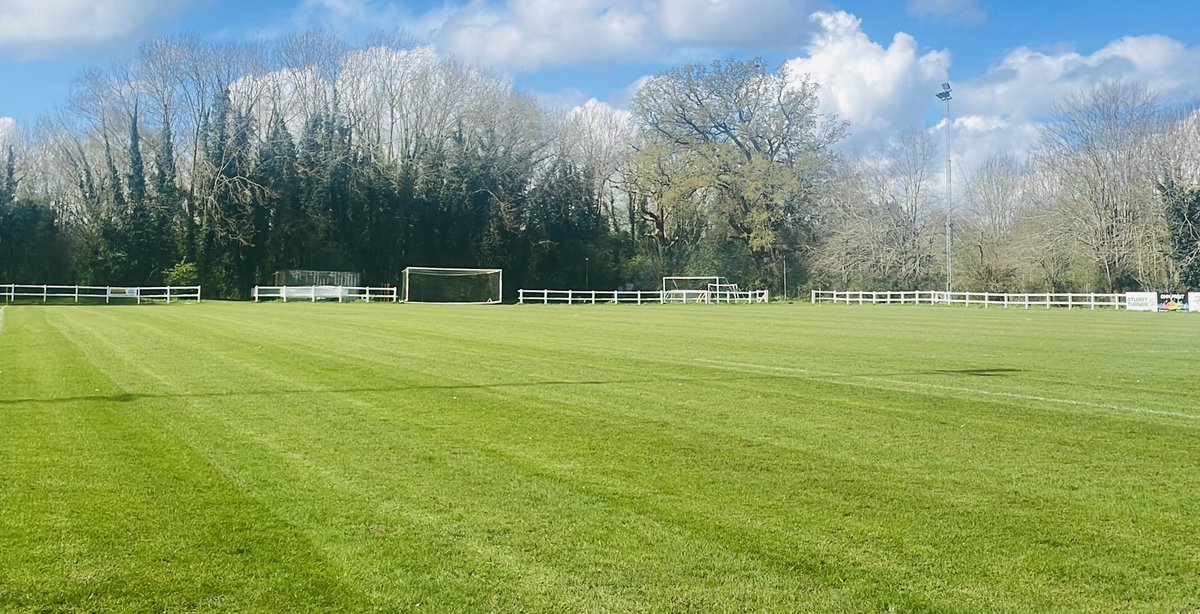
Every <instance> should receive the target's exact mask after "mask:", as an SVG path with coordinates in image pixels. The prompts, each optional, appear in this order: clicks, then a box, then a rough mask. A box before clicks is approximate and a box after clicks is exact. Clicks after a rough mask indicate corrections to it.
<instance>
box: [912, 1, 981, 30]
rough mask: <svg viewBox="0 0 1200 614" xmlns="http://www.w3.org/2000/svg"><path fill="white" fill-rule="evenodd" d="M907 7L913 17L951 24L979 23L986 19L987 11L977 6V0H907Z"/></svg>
mask: <svg viewBox="0 0 1200 614" xmlns="http://www.w3.org/2000/svg"><path fill="white" fill-rule="evenodd" d="M907 8H908V14H909V15H912V16H913V17H919V18H922V19H933V20H935V21H940V22H942V23H948V24H951V25H979V24H982V23H983V22H985V21H987V13H985V12H983V9H981V8H979V2H978V0H908V7H907Z"/></svg>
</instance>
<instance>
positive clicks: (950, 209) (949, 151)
mask: <svg viewBox="0 0 1200 614" xmlns="http://www.w3.org/2000/svg"><path fill="white" fill-rule="evenodd" d="M936 95H937V97H938V100H941V101H942V102H945V103H946V293H947V296H946V300H947V301H949V300H950V297H949V293H950V292H952V291H953V290H954V251H953V250H954V242H953V239H952V235H951V219H952V218H953V217H954V182H953V179H954V177H953V171H952V156H953V151H954V123H953V122H951V121H950V101H951V100H953V98H952V97H951V96H950V84H949V83H943V84H942V91H940V92H938V93H937V94H936Z"/></svg>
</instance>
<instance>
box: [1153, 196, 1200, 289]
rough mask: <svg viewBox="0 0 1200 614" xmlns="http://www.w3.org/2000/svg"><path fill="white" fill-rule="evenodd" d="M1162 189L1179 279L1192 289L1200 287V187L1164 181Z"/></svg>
mask: <svg viewBox="0 0 1200 614" xmlns="http://www.w3.org/2000/svg"><path fill="white" fill-rule="evenodd" d="M1159 190H1160V192H1161V193H1162V197H1163V202H1164V204H1165V205H1166V218H1167V230H1168V232H1169V233H1170V238H1171V250H1172V254H1173V255H1174V256H1175V262H1176V263H1177V264H1178V265H1179V279H1180V281H1182V282H1183V284H1184V285H1185V286H1187V287H1188V288H1189V289H1200V187H1193V188H1184V187H1182V186H1179V185H1177V184H1175V183H1174V182H1169V183H1165V184H1160V185H1159Z"/></svg>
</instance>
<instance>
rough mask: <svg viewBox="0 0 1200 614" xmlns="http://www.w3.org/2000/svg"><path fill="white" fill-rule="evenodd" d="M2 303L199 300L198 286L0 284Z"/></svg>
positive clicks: (108, 302)
mask: <svg viewBox="0 0 1200 614" xmlns="http://www.w3.org/2000/svg"><path fill="white" fill-rule="evenodd" d="M0 297H3V298H4V302H5V303H21V302H30V303H93V304H94V303H101V302H102V303H104V304H106V305H107V304H112V303H136V304H138V305H141V304H142V303H143V302H155V301H165V302H167V303H170V302H172V301H174V302H180V301H195V302H197V303H199V302H200V286H52V285H46V284H43V285H29V284H0Z"/></svg>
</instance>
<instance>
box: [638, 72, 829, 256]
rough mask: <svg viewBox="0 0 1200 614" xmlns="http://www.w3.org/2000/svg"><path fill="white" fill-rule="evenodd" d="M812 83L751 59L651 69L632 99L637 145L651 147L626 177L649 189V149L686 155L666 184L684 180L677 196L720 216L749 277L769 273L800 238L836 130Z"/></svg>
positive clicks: (716, 217) (800, 244)
mask: <svg viewBox="0 0 1200 614" xmlns="http://www.w3.org/2000/svg"><path fill="white" fill-rule="evenodd" d="M817 89H818V86H817V84H815V83H813V82H812V81H810V80H809V79H808V78H807V77H805V76H798V75H792V74H789V73H788V71H787V69H786V68H783V69H781V70H780V71H779V72H777V73H770V72H768V71H767V70H766V68H765V65H764V63H763V62H762V60H760V59H755V60H747V61H739V60H726V61H724V62H717V63H714V64H713V65H712V66H710V67H704V66H699V65H687V66H684V67H681V68H677V69H673V70H669V71H667V72H664V73H661V74H659V75H656V76H654V77H652V78H651V79H650V80H649V81H647V83H646V84H645V85H644V86H643V87H642V88H641V89H640V90H639V91H638V94H637V95H636V96H635V97H634V100H633V105H632V106H633V111H634V116H635V117H636V118H637V121H638V125H639V126H640V128H641V132H642V137H643V143H645V144H646V147H645V150H646V151H655V150H657V151H658V152H661V153H651V154H649V155H645V154H643V155H642V156H641V157H640V159H641V160H642V161H643V163H644V164H647V165H649V166H643V168H641V169H639V170H638V171H636V173H635V176H638V177H643V178H646V179H650V181H651V183H650V184H648V185H645V186H640V187H636V186H635V189H636V190H638V191H639V192H640V193H641V194H642V195H643V198H644V196H645V195H646V194H652V193H653V192H654V190H653V189H647V188H652V187H653V179H651V178H650V176H651V175H652V174H653V168H654V166H655V165H656V163H655V161H654V160H653V157H655V156H662V157H666V156H668V155H669V156H670V157H672V158H674V159H686V160H687V166H686V169H687V178H686V180H682V181H681V180H680V179H681V177H680V176H679V175H677V176H676V178H673V179H671V180H669V181H667V182H666V184H669V185H673V186H682V187H684V192H685V193H686V194H685V195H683V197H684V198H687V199H691V201H692V203H694V204H696V205H698V206H701V207H702V208H703V209H704V210H705V213H706V214H707V215H708V216H709V217H711V218H712V219H714V220H719V221H720V222H721V223H722V226H723V230H724V233H725V235H726V237H727V238H728V239H730V240H733V241H735V242H737V243H738V244H739V245H740V246H741V248H742V249H743V250H744V251H745V252H746V253H747V254H748V255H749V256H750V258H751V259H752V261H753V263H754V269H755V270H754V271H751V272H750V273H751V274H752V275H753V276H754V277H755V278H758V279H762V278H766V277H771V276H772V275H771V272H770V270H769V269H770V264H771V263H773V262H776V261H778V251H779V250H780V249H781V248H783V249H786V250H789V251H796V250H798V249H800V248H802V247H803V245H804V244H806V243H808V238H807V237H808V231H807V228H806V226H808V225H809V224H810V222H811V221H812V216H811V213H812V211H811V209H812V206H813V204H814V202H815V199H816V194H817V188H818V186H819V185H820V184H821V183H822V182H823V181H824V180H825V178H826V177H825V173H826V171H827V169H828V165H829V162H830V160H831V158H832V154H831V153H830V151H829V148H830V146H831V145H832V144H834V143H835V142H837V141H838V140H839V139H840V138H841V137H842V136H843V135H844V133H845V124H844V123H843V122H840V121H838V120H836V118H832V117H826V116H822V115H821V114H819V113H818V112H817V105H818V100H817V96H816V94H817ZM659 183H660V185H662V184H663V182H661V181H660V182H659ZM668 193H669V192H663V194H664V195H665V194H668ZM676 193H678V192H676ZM643 202H645V201H643ZM643 210H645V209H644V208H643ZM647 217H648V221H649V222H650V223H652V224H661V221H662V220H661V219H655V216H647ZM656 230H657V231H658V232H659V234H660V235H661V230H660V229H657V228H656Z"/></svg>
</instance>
